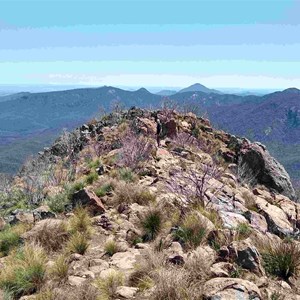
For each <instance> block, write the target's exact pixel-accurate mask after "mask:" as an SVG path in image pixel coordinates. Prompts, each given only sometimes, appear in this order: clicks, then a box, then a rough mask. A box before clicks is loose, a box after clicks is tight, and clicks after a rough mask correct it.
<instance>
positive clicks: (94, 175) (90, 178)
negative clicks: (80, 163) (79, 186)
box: [85, 172, 99, 184]
mask: <svg viewBox="0 0 300 300" xmlns="http://www.w3.org/2000/svg"><path fill="white" fill-rule="evenodd" d="M98 177H99V175H98V174H97V173H96V172H92V173H90V174H89V175H87V176H86V178H85V182H86V183H87V184H93V183H94V181H96V180H97V179H98Z"/></svg>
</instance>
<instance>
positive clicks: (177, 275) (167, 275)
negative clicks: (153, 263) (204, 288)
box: [152, 268, 201, 300]
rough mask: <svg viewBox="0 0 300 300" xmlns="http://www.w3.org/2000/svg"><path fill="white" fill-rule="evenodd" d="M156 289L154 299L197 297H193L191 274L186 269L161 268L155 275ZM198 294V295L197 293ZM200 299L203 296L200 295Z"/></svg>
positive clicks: (171, 299) (190, 299)
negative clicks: (190, 282) (190, 283)
mask: <svg viewBox="0 0 300 300" xmlns="http://www.w3.org/2000/svg"><path fill="white" fill-rule="evenodd" d="M154 278H155V279H154V281H155V290H154V293H153V294H152V299H153V300H182V299H188V300H192V299H195V300H196V299H197V298H192V297H191V295H190V294H191V293H192V291H191V289H190V286H189V274H188V272H187V271H185V270H184V269H179V268H177V269H176V268H169V269H160V270H159V271H158V272H157V273H156V274H155V276H154ZM195 296H196V295H195ZM198 299H199V300H200V299H201V297H200V296H199V298H198Z"/></svg>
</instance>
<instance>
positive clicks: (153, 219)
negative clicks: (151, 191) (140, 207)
mask: <svg viewBox="0 0 300 300" xmlns="http://www.w3.org/2000/svg"><path fill="white" fill-rule="evenodd" d="M142 227H143V230H144V236H143V240H144V241H152V240H153V239H154V238H155V237H156V236H157V235H158V233H159V232H160V230H161V228H162V213H161V211H160V210H158V209H151V210H150V211H149V212H148V213H147V214H146V215H145V216H144V218H143V219H142Z"/></svg>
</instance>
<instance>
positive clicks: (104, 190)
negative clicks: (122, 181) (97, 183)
mask: <svg viewBox="0 0 300 300" xmlns="http://www.w3.org/2000/svg"><path fill="white" fill-rule="evenodd" d="M113 189H114V188H113V186H112V184H110V183H106V184H103V185H102V186H101V187H99V188H97V189H96V190H95V194H96V195H97V196H98V197H103V196H105V195H106V194H107V193H109V192H111V191H113Z"/></svg>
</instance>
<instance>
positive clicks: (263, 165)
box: [239, 143, 296, 200]
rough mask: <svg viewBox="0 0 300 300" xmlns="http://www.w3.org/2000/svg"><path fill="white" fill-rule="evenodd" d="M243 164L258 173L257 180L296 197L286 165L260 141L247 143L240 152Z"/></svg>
mask: <svg viewBox="0 0 300 300" xmlns="http://www.w3.org/2000/svg"><path fill="white" fill-rule="evenodd" d="M239 157H240V158H241V163H242V165H244V164H245V165H246V166H247V167H249V170H251V171H252V173H253V174H255V175H256V179H257V182H258V183H260V184H263V185H265V186H266V187H268V188H270V189H273V190H274V191H277V192H278V193H280V194H283V195H285V196H287V197H289V198H290V199H292V200H294V199H295V198H296V194H295V190H294V188H293V186H292V183H291V180H290V176H289V175H288V173H287V172H286V170H285V169H284V167H283V166H282V165H281V164H280V163H279V162H278V161H277V160H276V159H275V158H273V157H272V156H271V155H270V153H269V152H268V151H267V150H266V148H265V147H264V146H262V145H261V144H259V143H245V144H244V145H243V147H242V148H241V150H240V152H239Z"/></svg>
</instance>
